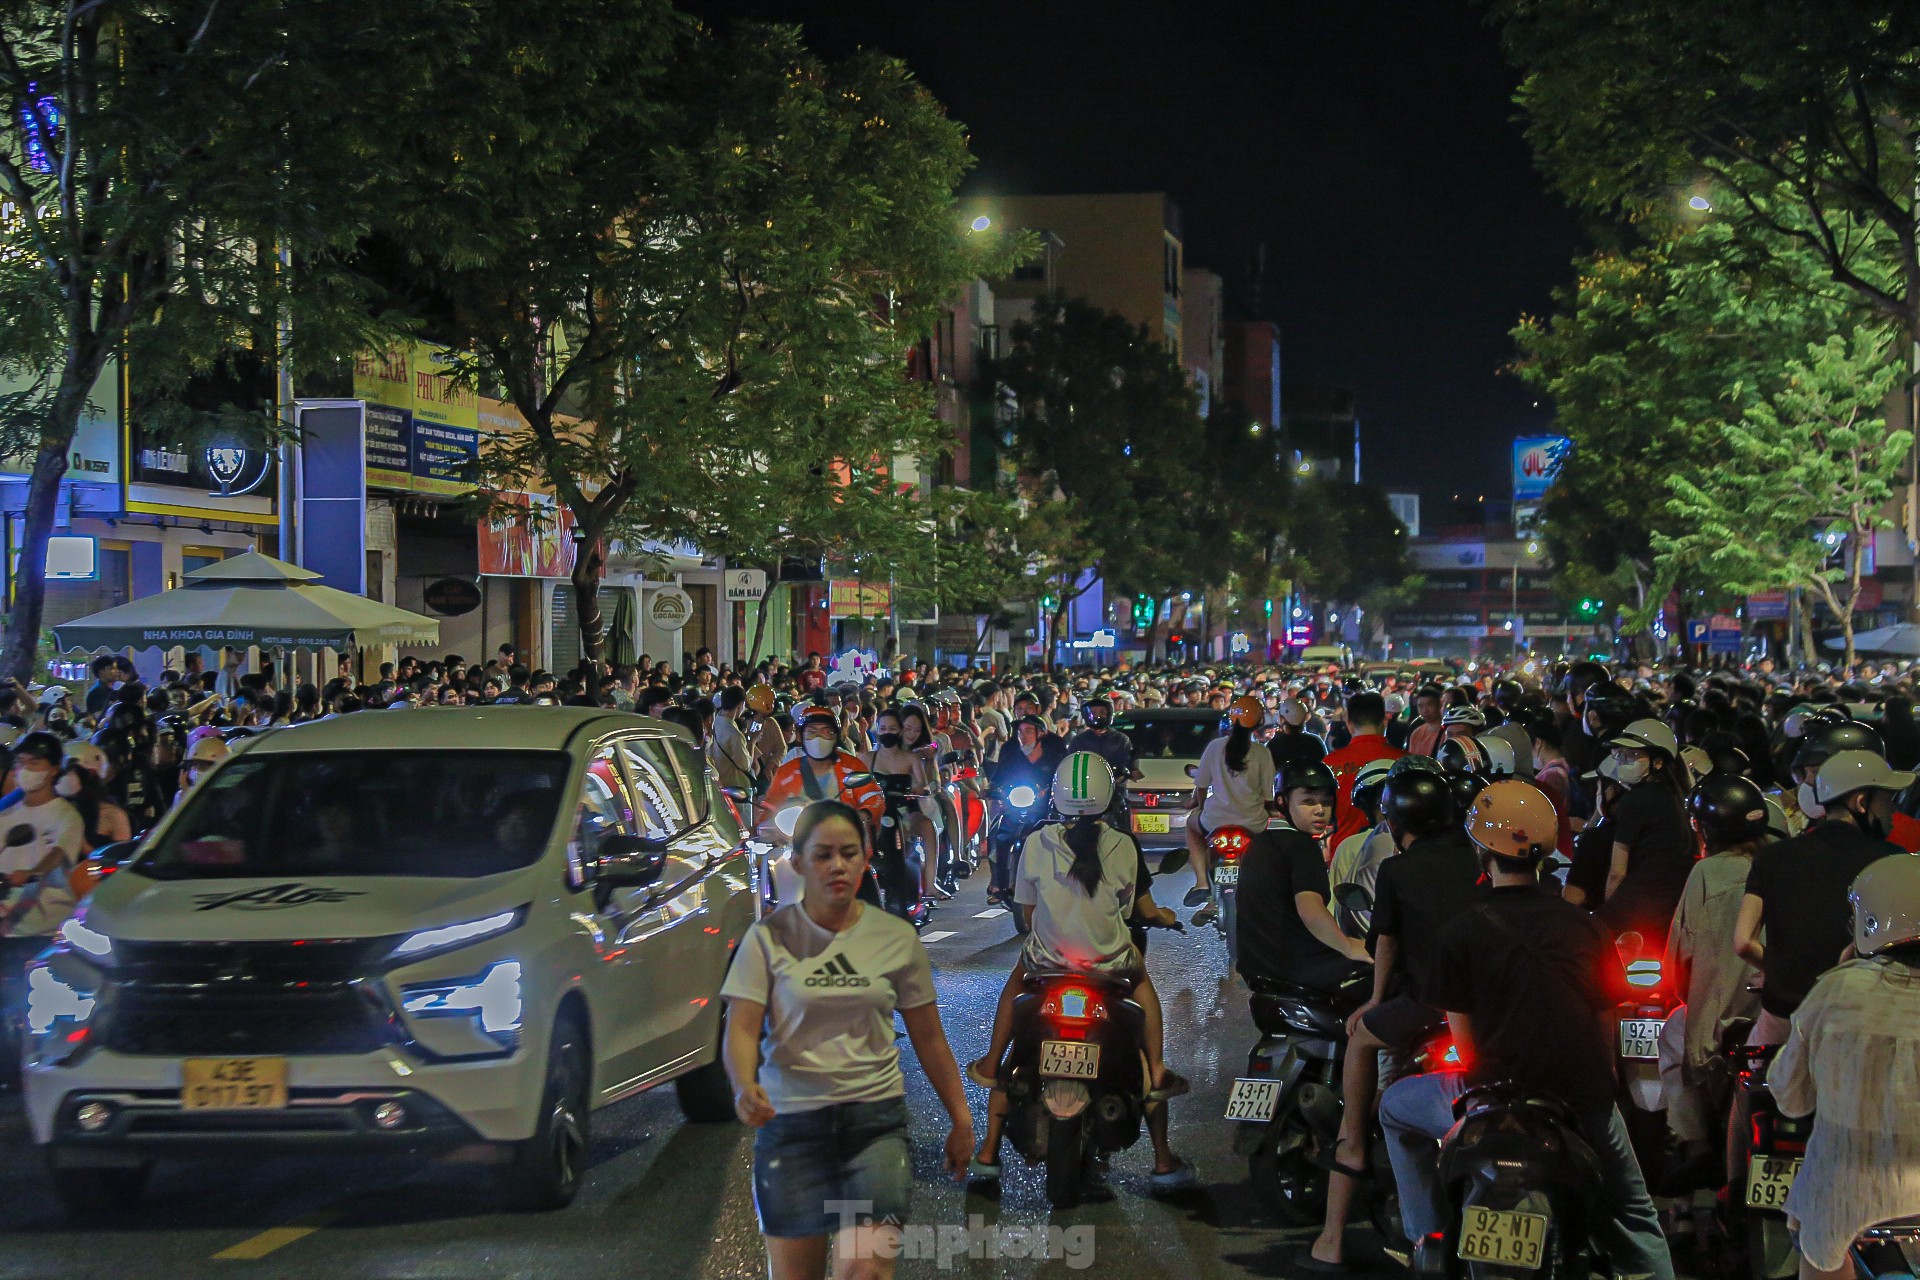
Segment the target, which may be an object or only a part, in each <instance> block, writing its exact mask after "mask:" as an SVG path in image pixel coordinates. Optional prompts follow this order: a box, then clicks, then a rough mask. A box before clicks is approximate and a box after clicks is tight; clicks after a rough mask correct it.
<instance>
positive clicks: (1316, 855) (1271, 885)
mask: <svg viewBox="0 0 1920 1280" xmlns="http://www.w3.org/2000/svg"><path fill="white" fill-rule="evenodd" d="M1338 793H1339V784H1338V783H1337V782H1336V781H1335V779H1334V776H1333V770H1331V769H1329V768H1327V766H1326V765H1324V764H1321V763H1320V762H1319V761H1317V760H1316V761H1313V762H1311V763H1303V762H1293V763H1289V764H1288V765H1287V767H1286V768H1285V769H1284V770H1283V771H1282V772H1281V774H1280V805H1281V819H1282V821H1281V822H1280V823H1279V824H1277V825H1275V826H1273V827H1271V828H1269V829H1268V830H1265V831H1255V832H1254V834H1253V847H1252V848H1251V849H1250V850H1249V851H1248V852H1247V854H1246V855H1245V856H1244V857H1243V858H1242V859H1241V869H1240V889H1239V894H1240V903H1239V908H1240V910H1239V916H1240V919H1239V922H1238V923H1239V931H1240V937H1239V940H1238V943H1239V965H1240V973H1241V975H1242V976H1243V977H1245V978H1246V980H1247V984H1248V985H1249V986H1251V987H1253V988H1255V989H1256V990H1259V989H1261V988H1262V987H1264V986H1272V985H1274V984H1292V985H1294V986H1298V987H1306V988H1310V989H1314V990H1319V991H1325V992H1334V991H1340V990H1342V989H1344V988H1347V987H1349V986H1351V985H1353V984H1355V983H1357V982H1358V981H1359V979H1360V978H1361V977H1362V976H1363V975H1364V974H1365V973H1366V972H1367V969H1366V966H1367V965H1369V964H1371V963H1372V960H1373V958H1372V957H1371V956H1370V955H1368V953H1367V948H1366V944H1365V943H1364V942H1362V941H1361V940H1360V939H1358V938H1349V937H1347V936H1346V935H1345V934H1343V933H1341V932H1340V925H1339V922H1338V921H1336V920H1335V919H1334V918H1333V912H1332V910H1331V909H1330V908H1329V907H1328V905H1327V901H1328V898H1329V897H1330V896H1331V894H1332V890H1331V888H1330V886H1329V885H1328V882H1327V859H1326V855H1325V853H1324V852H1323V851H1322V849H1321V845H1320V841H1321V838H1322V837H1324V836H1325V835H1326V834H1327V832H1329V831H1331V830H1332V829H1333V820H1334V808H1335V804H1336V800H1335V797H1336V796H1337V795H1338ZM1355 1000H1356V1003H1357V1000H1358V997H1357V995H1356V997H1355Z"/></svg>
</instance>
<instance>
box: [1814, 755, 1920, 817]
mask: <svg viewBox="0 0 1920 1280" xmlns="http://www.w3.org/2000/svg"><path fill="white" fill-rule="evenodd" d="M1913 778H1914V775H1913V774H1911V773H1903V772H1901V771H1900V770H1898V769H1895V768H1894V767H1893V766H1892V765H1890V764H1888V763H1887V761H1886V758H1885V757H1884V756H1881V755H1880V754H1878V753H1877V752H1873V751H1836V752H1834V753H1833V754H1832V755H1830V756H1828V757H1827V759H1826V761H1825V763H1823V764H1822V765H1821V766H1820V771H1819V772H1818V773H1816V774H1814V775H1813V798H1814V799H1815V800H1817V801H1819V802H1820V803H1821V804H1823V805H1826V806H1828V807H1829V808H1831V807H1832V806H1833V802H1834V801H1836V800H1838V799H1839V798H1840V797H1841V796H1846V795H1852V794H1853V793H1854V792H1856V791H1865V790H1868V789H1870V788H1871V789H1872V790H1875V791H1905V790H1906V789H1907V788H1908V787H1910V786H1912V785H1913Z"/></svg>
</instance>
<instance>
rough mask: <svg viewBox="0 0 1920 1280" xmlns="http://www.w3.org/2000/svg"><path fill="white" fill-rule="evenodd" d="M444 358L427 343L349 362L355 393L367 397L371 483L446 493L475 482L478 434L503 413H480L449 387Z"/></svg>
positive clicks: (472, 400)
mask: <svg viewBox="0 0 1920 1280" xmlns="http://www.w3.org/2000/svg"><path fill="white" fill-rule="evenodd" d="M449 362H450V357H449V356H448V354H447V350H446V348H445V347H438V346H435V345H433V344H432V343H428V342H414V343H411V344H407V343H403V344H400V345H397V346H394V347H391V348H389V349H387V350H385V351H378V352H373V351H370V352H362V353H361V354H360V355H359V356H358V357H357V358H356V359H355V360H354V362H353V394H354V395H356V396H358V397H359V398H360V399H362V400H365V401H366V402H367V438H366V472H367V483H368V484H369V485H372V486H374V487H376V488H381V489H399V490H402V491H406V492H411V493H432V494H441V495H444V496H456V495H459V494H463V493H467V492H469V491H470V490H471V489H472V488H473V487H474V477H475V472H476V468H477V466H478V463H479V460H480V431H481V429H482V427H489V426H492V425H494V423H493V419H497V418H498V417H499V416H500V415H499V414H497V413H495V414H492V415H490V414H488V413H486V412H484V410H483V402H482V401H481V400H480V398H479V397H478V396H476V395H474V393H473V392H472V391H470V390H467V389H466V388H464V387H457V386H455V385H454V384H453V380H452V378H451V377H450V376H448V373H447V366H448V364H449ZM485 403H486V404H489V405H490V404H491V403H492V402H485Z"/></svg>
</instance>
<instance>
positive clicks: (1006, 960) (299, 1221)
mask: <svg viewBox="0 0 1920 1280" xmlns="http://www.w3.org/2000/svg"><path fill="white" fill-rule="evenodd" d="M1187 886H1188V879H1187V876H1186V873H1185V872H1181V873H1179V874H1178V875H1176V876H1172V877H1168V878H1167V879H1166V880H1164V881H1162V882H1160V883H1159V885H1158V886H1157V887H1158V889H1159V892H1158V894H1157V896H1158V897H1159V898H1160V899H1161V900H1162V901H1163V902H1167V903H1170V904H1176V905H1177V902H1178V897H1179V894H1180V893H1181V892H1182V891H1183V890H1184V889H1185V888H1186V887H1187ZM984 889H985V882H984V877H982V876H976V877H975V878H974V879H972V880H970V881H965V882H963V883H962V886H961V890H962V891H961V894H960V896H959V897H958V898H957V899H955V901H953V902H952V903H949V904H946V905H945V906H944V907H942V908H941V909H940V910H939V911H938V912H937V913H936V915H935V918H934V921H933V923H932V924H931V925H930V926H929V928H928V930H927V933H926V938H927V949H928V952H929V953H930V954H931V955H932V957H933V962H934V966H935V969H936V971H937V978H938V982H939V987H940V993H941V995H940V1005H941V1012H942V1015H943V1017H944V1019H945V1022H946V1027H947V1033H948V1037H949V1039H950V1040H951V1041H952V1043H953V1046H954V1051H955V1054H956V1056H957V1057H958V1058H959V1059H960V1060H961V1061H962V1062H965V1061H967V1060H968V1059H970V1058H973V1057H976V1056H978V1055H979V1053H980V1052H981V1051H982V1050H983V1049H984V1047H985V1044H986V1039H987V1032H988V1028H989V1024H990V1022H991V1019H992V1013H993V1001H994V998H995V996H996V995H997V994H998V992H999V989H1000V986H1001V983H1002V982H1003V981H1004V980H1005V977H1006V972H1007V968H1008V966H1009V965H1010V964H1011V963H1012V961H1013V958H1014V955H1015V953H1016V951H1017V949H1018V944H1017V942H1016V941H1015V940H1014V933H1013V928H1012V924H1011V922H1010V921H1009V920H1008V919H1007V917H1006V916H1005V915H1004V914H1000V915H996V916H993V917H991V918H980V917H979V916H978V915H977V914H976V913H979V912H981V911H982V910H983V908H984V905H985V904H984V902H983V900H982V894H983V892H984ZM1181 914H1182V915H1183V916H1184V915H1186V914H1188V913H1187V912H1185V911H1182V912H1181ZM943 935H944V936H943ZM1149 965H1150V968H1151V970H1152V972H1153V975H1154V978H1155V981H1156V983H1157V984H1158V986H1159V988H1160V991H1161V993H1162V1000H1163V1002H1164V1003H1165V1005H1166V1011H1167V1057H1168V1060H1169V1062H1170V1063H1172V1065H1173V1066H1174V1067H1175V1069H1177V1070H1178V1071H1180V1072H1182V1073H1183V1074H1185V1075H1186V1076H1187V1077H1188V1078H1189V1079H1190V1080H1192V1082H1193V1092H1192V1094H1190V1095H1189V1096H1187V1097H1185V1098H1181V1099H1178V1100H1176V1101H1175V1102H1174V1103H1173V1108H1174V1110H1173V1117H1174V1130H1173V1134H1174V1146H1175V1148H1176V1149H1177V1150H1179V1151H1180V1152H1181V1153H1182V1154H1184V1155H1185V1156H1186V1157H1187V1158H1188V1159H1190V1160H1192V1161H1193V1162H1194V1164H1195V1165H1196V1166H1197V1168H1198V1171H1199V1174H1200V1180H1201V1186H1200V1188H1199V1189H1198V1190H1197V1191H1195V1192H1192V1193H1191V1194H1187V1195H1183V1196H1181V1197H1180V1198H1178V1199H1175V1200H1169V1201H1164V1202H1163V1201H1158V1200H1155V1199H1153V1198H1152V1197H1150V1196H1149V1195H1148V1193H1147V1173H1148V1171H1149V1169H1150V1168H1151V1162H1152V1155H1151V1149H1150V1147H1149V1145H1148V1143H1147V1141H1146V1139H1145V1137H1144V1135H1143V1136H1142V1139H1141V1141H1140V1143H1139V1144H1138V1145H1137V1146H1135V1147H1134V1148H1133V1149H1132V1150H1129V1151H1125V1152H1122V1153H1120V1154H1119V1155H1117V1156H1116V1157H1114V1160H1113V1165H1112V1173H1111V1178H1110V1181H1111V1185H1112V1187H1113V1190H1114V1192H1115V1196H1114V1198H1113V1199H1112V1200H1111V1201H1110V1202H1107V1203H1104V1204H1094V1205H1087V1206H1083V1207H1081V1208H1078V1209H1075V1210H1072V1211H1070V1212H1066V1213H1060V1214H1054V1213H1052V1211H1051V1210H1050V1207H1049V1206H1048V1204H1047V1202H1046V1198H1045V1196H1044V1194H1043V1186H1042V1181H1043V1171H1042V1170H1040V1169H1038V1168H1035V1169H1028V1168H1026V1167H1024V1165H1023V1164H1022V1162H1021V1160H1020V1159H1019V1157H1018V1156H1017V1155H1016V1154H1015V1153H1014V1152H1013V1151H1012V1149H1011V1147H1009V1148H1008V1149H1007V1151H1006V1159H1007V1165H1006V1168H1007V1175H1006V1181H1005V1186H1004V1188H1002V1189H1001V1191H1000V1193H999V1195H998V1196H997V1197H989V1196H986V1195H982V1194H980V1193H978V1192H975V1193H971V1194H969V1193H968V1192H966V1191H965V1190H964V1189H963V1188H961V1187H959V1186H957V1185H955V1184H954V1183H952V1182H950V1181H948V1180H946V1179H945V1177H944V1175H943V1174H942V1172H941V1170H940V1143H941V1140H942V1138H943V1137H944V1135H945V1132H946V1124H945V1115H944V1112H943V1111H942V1110H941V1108H940V1106H939V1103H938V1101H937V1100H936V1099H935V1098H934V1096H933V1093H932V1090H931V1089H929V1088H928V1086H927V1083H926V1080H925V1077H924V1076H922V1075H921V1074H920V1073H919V1072H918V1070H917V1068H916V1067H915V1066H914V1065H913V1064H912V1063H911V1060H910V1059H911V1050H910V1049H908V1048H907V1046H906V1041H905V1039H904V1037H903V1038H902V1041H901V1044H902V1049H903V1052H906V1053H907V1054H908V1057H909V1064H908V1067H907V1081H908V1091H909V1103H910V1105H911V1107H912V1109H913V1114H914V1120H913V1142H914V1166H915V1175H916V1186H915V1190H914V1218H915V1220H916V1221H918V1222H923V1223H932V1224H938V1225H944V1226H948V1227H954V1228H957V1227H960V1226H963V1225H965V1224H966V1223H967V1222H968V1220H969V1217H970V1216H971V1215H976V1214H977V1215H979V1216H980V1217H981V1219H982V1221H983V1222H984V1223H986V1224H1000V1225H1002V1226H1005V1227H1031V1226H1037V1225H1041V1224H1048V1223H1051V1224H1053V1225H1055V1226H1056V1227H1059V1228H1061V1229H1062V1231H1063V1232H1065V1230H1066V1229H1069V1228H1091V1232H1090V1233H1087V1232H1081V1233H1077V1234H1074V1235H1071V1236H1067V1235H1063V1237H1062V1239H1063V1241H1064V1242H1065V1243H1069V1244H1072V1245H1073V1250H1074V1253H1075V1255H1076V1256H1073V1257H1062V1258H1059V1259H1055V1260H1049V1261H1036V1260H1032V1259H1028V1258H1024V1257H1021V1258H1011V1257H1001V1258H998V1259H992V1258H986V1257H982V1258H979V1259H973V1258H965V1257H962V1258H956V1259H954V1260H952V1261H951V1263H950V1265H949V1267H947V1268H942V1267H940V1266H939V1265H938V1262H937V1260H913V1259H903V1260H902V1261H901V1262H900V1264H899V1270H898V1274H900V1275H903V1276H911V1275H931V1274H935V1273H937V1272H943V1271H951V1272H952V1273H954V1274H957V1275H964V1276H967V1277H980V1278H983V1280H984V1278H985V1277H1013V1276H1021V1277H1025V1276H1067V1275H1074V1274H1086V1275H1114V1276H1119V1275H1124V1276H1127V1277H1159V1276H1166V1277H1178V1278H1179V1280H1205V1278H1208V1277H1233V1276H1281V1275H1288V1274H1290V1273H1292V1270H1293V1269H1292V1268H1291V1267H1290V1266H1289V1265H1288V1264H1289V1262H1290V1259H1291V1257H1292V1254H1293V1252H1294V1250H1295V1248H1296V1247H1297V1245H1298V1244H1299V1243H1301V1242H1303V1241H1304V1240H1305V1238H1306V1237H1307V1236H1308V1235H1309V1234H1311V1233H1310V1232H1303V1231H1299V1230H1287V1229H1284V1228H1283V1227H1282V1226H1281V1224H1280V1223H1279V1222H1277V1221H1276V1220H1275V1219H1274V1218H1272V1217H1271V1216H1269V1215H1267V1214H1265V1213H1262V1212H1261V1211H1260V1209H1259V1207H1258V1206H1256V1205H1255V1204H1254V1203H1253V1202H1252V1199H1251V1197H1250V1195H1249V1193H1248V1190H1247V1186H1246V1162H1245V1160H1244V1158H1242V1157H1239V1156H1236V1155H1234V1154H1233V1152H1232V1150H1231V1141H1232V1135H1231V1133H1230V1128H1231V1126H1229V1125H1228V1124H1227V1122H1225V1121H1224V1120H1222V1119H1221V1118H1220V1116H1221V1112H1222V1110H1223V1109H1224V1107H1225V1100H1226V1094H1227V1090H1228V1088H1229V1087H1230V1085H1231V1082H1232V1079H1233V1076H1234V1074H1235V1072H1236V1068H1237V1067H1238V1069H1244V1063H1245V1060H1246V1053H1247V1050H1248V1048H1249V1046H1250V1045H1251V1044H1252V1041H1253V1031H1252V1024H1251V1022H1250V1021H1249V1019H1248V1016H1247V1001H1246V991H1245V988H1244V987H1243V986H1241V985H1240V983H1239V982H1238V981H1237V980H1233V981H1229V980H1228V979H1227V978H1226V976H1225V970H1226V960H1225V947H1224V944H1223V942H1222V941H1221V939H1220V938H1219V936H1218V935H1217V934H1215V933H1214V932H1213V931H1212V930H1211V929H1208V930H1203V931H1199V932H1197V933H1192V934H1188V935H1185V936H1181V935H1174V934H1169V933H1166V932H1164V931H1155V933H1154V935H1153V942H1152V949H1151V952H1150V959H1149ZM971 1092H972V1096H973V1102H974V1105H975V1108H976V1110H977V1111H978V1112H980V1113H981V1114H982V1115H984V1110H985V1108H984V1099H983V1098H982V1096H981V1095H980V1093H979V1092H978V1091H977V1090H972V1091H971ZM0 1107H4V1108H5V1111H4V1118H0V1278H11V1277H34V1278H35V1280H39V1278H41V1277H56V1276H58V1277H82V1276H116V1277H132V1278H137V1280H161V1278H163V1277H174V1276H193V1277H205V1276H228V1275H231V1276H235V1277H248V1278H249V1280H250V1278H251V1277H256V1276H260V1277H267V1276H271V1277H301V1278H303V1280H306V1278H311V1277H326V1280H357V1278H358V1277H381V1278H383V1280H386V1278H399V1277H440V1278H445V1280H466V1278H468V1277H475V1278H477V1277H519V1276H527V1277H534V1276H539V1277H563V1278H564V1280H598V1278H599V1277H634V1276H661V1277H674V1278H675V1280H679V1278H681V1277H685V1278H687V1280H750V1278H751V1277H757V1276H762V1275H764V1274H765V1269H764V1268H765V1261H764V1255H763V1253H762V1250H761V1246H760V1239H759V1236H758V1234H757V1232H756V1230H755V1226H754V1218H753V1206H752V1202H751V1196H750V1182H749V1163H750V1140H749V1137H748V1135H747V1133H746V1131H745V1130H744V1129H742V1128H740V1127H738V1126H735V1125H726V1126H699V1125H689V1124H686V1123H685V1122H683V1121H682V1120H681V1118H680V1113H679V1110H678V1108H677V1106H676V1104H675V1101H674V1094H673V1090H672V1089H671V1088H667V1089H660V1090H656V1091H654V1092H652V1093H649V1094H645V1095H642V1096H641V1097H639V1098H635V1099H632V1100H630V1101H628V1102H625V1103H621V1104H619V1105H617V1106H614V1107H611V1108H608V1109H606V1110H603V1111H600V1112H598V1113H596V1115H595V1130H594V1147H593V1153H592V1160H593V1169H592V1173H591V1175H590V1177H589V1179H588V1181H587V1184H586V1186H585V1188H584V1190H583V1191H582V1193H581V1195H580V1197H579V1199H578V1200H577V1201H576V1202H575V1203H574V1204H573V1205H572V1206H571V1207H570V1208H568V1209H566V1210H564V1211H562V1212H559V1213H553V1214H541V1215H520V1214H513V1213H508V1212H504V1211H502V1210H501V1209H500V1208H499V1207H498V1205H497V1203H496V1201H495V1200H494V1197H493V1193H492V1192H491V1190H490V1188H489V1184H488V1179H487V1176H486V1171H485V1170H483V1169H480V1168H476V1167H472V1166H466V1167H462V1166H460V1165H450V1164H447V1163H445V1162H426V1161H421V1160H405V1159H398V1158H392V1159H379V1160H362V1159H354V1160H346V1159H333V1160H317V1161H316V1160H305V1161H295V1160H274V1161H268V1162H261V1163H234V1164H226V1163H212V1162H196V1163H180V1164H169V1165H163V1166H161V1168H160V1169H159V1170H158V1171H157V1172H156V1174H155V1177H154V1179H153V1182H152V1183H151V1184H150V1186H149V1189H148V1191H147V1192H146V1194H145V1195H144V1196H143V1197H142V1198H141V1199H140V1200H139V1201H138V1202H137V1203H136V1204H133V1205H102V1206H101V1207H100V1210H99V1212H98V1213H97V1214H94V1215H91V1216H90V1218H89V1220H88V1221H86V1222H75V1221H73V1220H70V1219H69V1218H67V1217H66V1216H65V1215H64V1213H63V1212H62V1210H61V1209H60V1207H59V1205H58V1204H57V1202H56V1201H55V1200H54V1197H53V1194H52V1192H51V1189H50V1188H49V1187H48V1185H47V1183H46V1180H45V1177H44V1175H43V1174H42V1173H41V1171H40V1167H39V1162H38V1160H37V1158H36V1157H35V1154H34V1152H33V1151H32V1149H31V1147H30V1146H29V1145H28V1144H27V1142H26V1135H25V1130H24V1128H23V1126H22V1125H21V1123H20V1121H19V1119H18V1117H17V1116H16V1115H15V1114H14V1113H13V1111H12V1109H11V1102H10V1100H8V1099H4V1098H0ZM1350 1253H1351V1254H1352V1256H1353V1257H1354V1258H1355V1260H1356V1262H1359V1263H1366V1262H1369V1261H1371V1262H1372V1263H1374V1264H1375V1266H1374V1268H1373V1269H1374V1270H1375V1271H1376V1272H1378V1273H1379V1274H1388V1273H1391V1272H1397V1271H1398V1270H1399V1268H1398V1267H1397V1266H1395V1265H1394V1264H1393V1263H1392V1262H1390V1261H1387V1260H1386V1259H1384V1258H1383V1257H1382V1255H1381V1253H1380V1244H1379V1241H1378V1237H1377V1236H1374V1235H1373V1234H1372V1233H1371V1232H1370V1231H1369V1230H1368V1229H1366V1228H1362V1227H1356V1228H1354V1230H1353V1235H1352V1240H1351V1247H1350ZM1362 1274H1365V1269H1364V1268H1363V1269H1362Z"/></svg>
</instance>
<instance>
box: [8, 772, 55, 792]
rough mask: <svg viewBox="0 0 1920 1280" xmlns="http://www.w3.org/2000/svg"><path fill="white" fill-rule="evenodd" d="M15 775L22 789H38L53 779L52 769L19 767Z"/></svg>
mask: <svg viewBox="0 0 1920 1280" xmlns="http://www.w3.org/2000/svg"><path fill="white" fill-rule="evenodd" d="M16 776H17V777H18V779H19V782H20V789H21V790H22V791H38V790H40V789H41V788H42V787H45V786H46V785H47V783H49V782H51V781H52V780H53V770H51V769H21V770H20V771H19V772H18V774H17V775H16Z"/></svg>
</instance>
